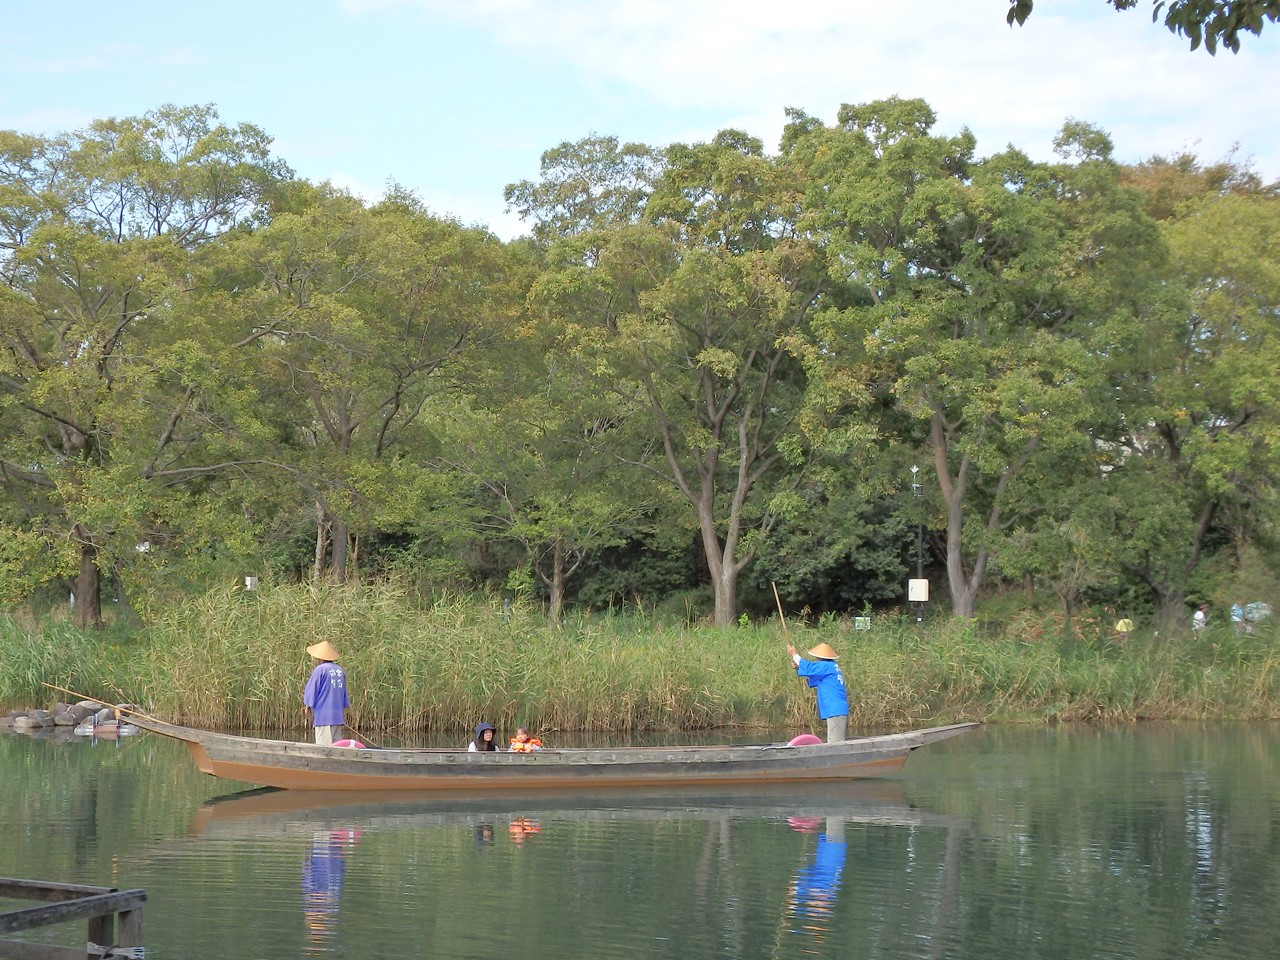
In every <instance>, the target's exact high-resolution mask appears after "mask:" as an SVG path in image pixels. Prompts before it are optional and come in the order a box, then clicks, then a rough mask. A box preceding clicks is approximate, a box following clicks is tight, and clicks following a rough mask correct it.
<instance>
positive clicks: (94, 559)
mask: <svg viewBox="0 0 1280 960" xmlns="http://www.w3.org/2000/svg"><path fill="white" fill-rule="evenodd" d="M76 534H77V536H78V537H79V538H80V572H79V573H78V574H77V575H76V589H75V600H76V602H75V610H74V613H75V623H76V626H77V627H79V628H80V629H81V630H85V629H88V628H89V627H100V626H102V581H101V578H100V577H99V576H98V548H97V547H95V546H94V545H93V543H92V542H90V541H89V539H88V538H87V537H86V536H85V535H84V531H83V529H82V528H80V527H77V528H76Z"/></svg>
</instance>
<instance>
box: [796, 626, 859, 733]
mask: <svg viewBox="0 0 1280 960" xmlns="http://www.w3.org/2000/svg"><path fill="white" fill-rule="evenodd" d="M787 654H788V655H789V656H790V657H791V662H792V663H793V664H795V668H796V673H797V674H799V675H800V676H802V677H804V678H805V680H806V681H807V682H808V684H809V686H811V687H813V688H814V692H816V693H817V695H818V717H819V719H821V720H825V721H827V743H839V742H840V741H842V740H844V739H845V738H846V736H847V735H848V732H849V694H848V692H847V691H846V690H845V686H844V674H842V673H841V672H840V664H838V663H836V660H837V659H838V658H837V656H836V652H835V650H834V649H832V647H831V644H829V643H820V644H818V645H817V646H816V647H814V648H813V649H812V650H810V651H809V656H811V657H814V658H815V659H813V660H805V659H804V658H803V657H801V656H800V654H799V653H797V652H796V648H795V647H793V646H792V645H791V644H789V643H788V644H787Z"/></svg>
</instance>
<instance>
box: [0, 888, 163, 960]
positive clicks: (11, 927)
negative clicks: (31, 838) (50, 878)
mask: <svg viewBox="0 0 1280 960" xmlns="http://www.w3.org/2000/svg"><path fill="white" fill-rule="evenodd" d="M0 900H37V901H40V902H42V903H43V904H44V906H39V907H27V908H25V909H21V910H10V911H8V912H5V913H0V958H6V960H108V958H113V957H115V958H121V960H123V958H129V960H142V957H143V947H142V905H143V904H144V903H146V900H147V894H146V892H145V891H143V890H117V889H116V888H114V887H90V886H83V885H80V884H69V883H47V882H44V881H42V880H16V879H11V878H8V877H0ZM74 920H87V921H88V923H89V941H88V943H87V944H86V945H85V947H84V948H83V949H81V948H77V947H59V946H54V945H51V944H44V943H27V942H24V941H21V940H8V939H3V937H5V936H7V935H9V934H12V933H18V932H20V931H23V930H32V929H35V928H37V927H47V926H51V925H52V924H57V923H69V922H71V921H74Z"/></svg>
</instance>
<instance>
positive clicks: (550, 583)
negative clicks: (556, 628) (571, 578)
mask: <svg viewBox="0 0 1280 960" xmlns="http://www.w3.org/2000/svg"><path fill="white" fill-rule="evenodd" d="M564 583H565V573H564V547H563V546H561V545H560V544H559V543H557V544H555V546H554V547H553V548H552V551H551V577H550V578H549V579H548V580H547V591H548V592H549V593H550V600H549V601H548V604H547V607H548V609H547V617H548V619H550V621H551V622H552V623H554V624H557V625H558V624H559V623H560V616H561V614H562V613H563V612H564Z"/></svg>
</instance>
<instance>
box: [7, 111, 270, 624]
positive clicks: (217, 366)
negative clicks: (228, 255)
mask: <svg viewBox="0 0 1280 960" xmlns="http://www.w3.org/2000/svg"><path fill="white" fill-rule="evenodd" d="M269 144H270V141H269V139H268V138H267V136H266V135H265V134H264V133H263V132H262V131H261V130H258V129H257V128H256V127H252V126H248V125H241V126H238V127H229V126H226V125H222V124H219V123H217V114H216V112H215V111H214V110H213V109H212V107H174V106H165V107H161V108H159V109H158V110H155V111H153V112H151V113H148V114H146V115H145V116H143V117H139V118H128V119H112V120H102V121H97V122H95V123H93V124H91V125H90V126H89V127H88V128H86V129H85V130H83V131H79V132H76V133H73V134H66V135H62V136H58V137H54V138H50V139H45V138H38V137H24V136H19V135H16V134H12V133H6V134H3V135H0V250H2V251H3V254H2V255H0V271H2V273H3V280H4V282H5V288H4V292H3V297H2V298H0V311H2V312H3V316H2V317H0V321H2V322H0V350H2V351H3V353H4V355H5V362H4V364H3V372H0V395H3V397H4V401H3V405H2V406H0V417H3V419H4V423H3V425H2V426H0V435H2V436H3V438H4V444H5V445H4V451H3V474H2V480H3V484H4V490H5V492H6V494H7V495H8V497H10V498H11V501H10V505H9V509H8V510H7V511H6V512H7V513H8V515H9V517H10V522H12V523H16V524H18V525H20V526H21V528H22V529H24V530H25V531H27V532H28V535H29V538H30V539H29V542H31V543H33V544H48V545H52V544H55V543H57V544H60V545H61V546H62V547H65V550H60V551H59V552H60V554H61V556H62V557H63V558H65V566H64V567H63V569H65V570H67V571H68V572H69V573H71V574H72V576H73V577H74V580H75V587H74V596H75V619H76V622H77V623H78V624H80V625H88V624H91V623H96V622H98V621H99V619H100V616H101V599H100V578H101V575H102V573H103V571H104V570H107V571H110V570H121V569H127V568H128V567H130V566H131V565H132V564H134V563H136V562H144V560H145V558H144V557H143V556H142V554H143V553H145V551H139V550H135V545H138V544H155V543H157V542H161V541H169V542H172V541H174V540H175V539H178V538H179V537H180V533H179V532H178V531H176V530H175V529H174V528H173V526H172V523H169V522H166V513H168V514H169V515H170V516H172V515H173V512H174V506H173V505H174V503H175V502H176V501H175V498H176V496H177V494H178V492H179V491H181V492H191V491H192V490H193V489H194V488H196V487H198V486H199V485H200V484H202V483H206V482H207V481H208V478H209V477H210V476H211V475H212V474H213V473H215V472H217V470H218V469H219V465H220V464H222V463H224V462H225V461H226V460H227V458H228V457H230V458H232V459H234V457H235V454H234V452H232V451H229V450H228V449H227V447H226V440H225V437H226V434H225V431H224V427H225V426H226V422H225V420H224V419H223V417H224V415H225V411H224V410H223V409H222V407H221V405H220V403H219V401H218V397H219V396H220V394H221V393H222V391H223V389H224V387H225V385H226V376H227V371H226V369H225V367H224V366H223V365H222V364H221V363H220V362H219V360H220V347H221V345H223V344H225V338H224V336H223V334H224V333H225V330H224V329H223V328H222V327H221V326H220V319H219V318H218V317H216V316H215V317H211V316H208V315H199V314H197V313H196V312H194V311H192V310H191V309H190V307H191V293H192V288H193V285H195V284H198V283H199V279H198V278H200V277H201V276H202V274H203V270H204V262H205V260H206V258H207V256H208V252H209V251H210V250H211V249H213V247H214V246H215V245H216V242H217V239H218V238H219V237H220V235H222V234H223V233H224V232H225V231H226V230H227V229H229V228H233V227H235V226H236V225H238V224H240V223H243V222H245V221H246V220H247V219H249V218H251V217H252V216H254V215H255V214H256V213H257V212H258V211H259V209H260V201H261V198H262V196H263V193H264V191H265V190H266V189H267V188H268V187H269V186H270V184H271V183H272V182H274V181H275V180H276V179H278V178H279V177H281V176H283V175H285V174H286V173H287V171H286V170H285V169H284V167H283V166H282V165H281V164H280V163H279V162H278V161H275V160H273V159H272V158H271V157H270V154H269ZM166 504H168V506H166Z"/></svg>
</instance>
